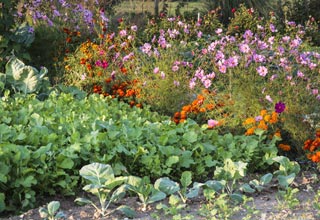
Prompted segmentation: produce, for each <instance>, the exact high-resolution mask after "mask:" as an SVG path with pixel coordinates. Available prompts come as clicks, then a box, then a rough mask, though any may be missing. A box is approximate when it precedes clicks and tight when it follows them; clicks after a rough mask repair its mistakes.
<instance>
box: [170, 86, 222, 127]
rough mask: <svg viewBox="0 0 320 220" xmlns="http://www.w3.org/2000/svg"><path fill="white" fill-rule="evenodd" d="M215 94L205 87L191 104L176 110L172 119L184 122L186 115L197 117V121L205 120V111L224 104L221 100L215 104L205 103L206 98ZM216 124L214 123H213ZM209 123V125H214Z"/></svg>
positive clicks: (176, 121)
mask: <svg viewBox="0 0 320 220" xmlns="http://www.w3.org/2000/svg"><path fill="white" fill-rule="evenodd" d="M215 95H216V94H215V93H213V92H210V91H209V90H207V89H204V90H202V92H201V94H198V95H197V98H196V99H195V100H193V101H192V103H191V104H188V105H185V106H183V107H182V110H181V111H180V112H176V113H175V114H174V116H173V121H174V122H175V123H176V124H178V123H181V122H184V121H185V120H186V119H187V118H188V117H189V118H197V121H205V120H206V115H205V113H207V112H210V111H213V110H215V109H218V108H220V107H222V106H224V103H223V102H219V103H217V104H213V103H212V102H209V103H207V102H206V100H208V99H209V97H210V98H212V97H213V96H215ZM215 126H216V125H215ZM215 126H211V125H209V127H212V128H213V127H215Z"/></svg>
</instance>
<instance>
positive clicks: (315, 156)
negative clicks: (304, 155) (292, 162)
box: [311, 154, 320, 163]
mask: <svg viewBox="0 0 320 220" xmlns="http://www.w3.org/2000/svg"><path fill="white" fill-rule="evenodd" d="M311 160H312V162H314V163H319V162H320V155H318V154H313V155H312V156H311Z"/></svg>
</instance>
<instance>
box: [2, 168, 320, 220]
mask: <svg viewBox="0 0 320 220" xmlns="http://www.w3.org/2000/svg"><path fill="white" fill-rule="evenodd" d="M293 185H294V188H297V189H299V192H298V193H297V194H296V195H294V196H293V197H291V198H287V201H285V200H283V199H281V198H279V191H278V189H277V187H276V186H275V187H271V188H269V189H268V190H265V191H263V192H261V193H255V194H254V195H250V196H252V199H253V201H248V202H247V204H244V205H241V206H240V210H239V211H238V212H236V213H234V215H233V216H232V217H231V218H228V219H234V220H237V219H251V220H255V219H257V220H258V219H264V220H277V219H279V220H280V219H290V220H298V219H308V220H316V219H319V217H320V210H319V209H316V208H315V207H314V203H318V204H319V202H320V194H319V193H317V191H319V190H320V182H319V171H304V172H301V173H300V174H299V176H298V177H297V178H296V180H295V182H294V183H293ZM82 196H83V195H82ZM277 198H279V200H278V199H277ZM42 199H43V201H42V202H41V203H43V204H44V206H45V204H47V203H48V202H50V201H53V200H56V201H60V203H61V207H60V210H61V211H63V212H64V214H65V215H66V219H68V220H80V219H81V220H92V219H100V220H118V219H125V217H124V216H123V215H122V214H121V213H117V212H115V213H113V214H112V215H110V216H107V217H94V216H95V209H94V208H93V207H92V206H90V205H86V206H79V205H77V204H76V203H75V202H74V199H75V197H64V196H59V195H56V196H54V197H50V198H45V199H44V198H42ZM295 199H297V200H298V203H297V202H294V200H295ZM163 203H165V204H167V205H168V200H165V201H163ZM123 204H125V205H128V206H129V207H131V208H133V209H134V210H136V214H137V215H136V217H134V218H132V219H133V220H155V219H172V218H173V217H174V216H173V215H170V214H167V215H166V214H165V213H164V211H163V210H159V209H157V208H156V206H157V204H152V205H150V206H148V209H147V210H146V211H144V212H143V211H141V206H139V200H138V198H137V197H127V198H125V199H123V200H122V201H121V203H119V204H113V205H112V206H111V209H112V208H115V207H116V206H117V205H118V206H120V205H123ZM208 204H209V203H208V201H206V199H205V198H204V197H203V196H201V197H197V198H194V199H192V200H191V201H189V202H188V203H187V207H186V208H185V209H183V210H181V211H180V212H179V214H180V215H181V217H182V218H181V219H196V220H206V219H212V218H214V216H210V215H209V214H208V210H207V209H206V208H205V207H206V206H208ZM291 204H294V205H293V206H292V207H290V205H291ZM44 206H43V207H44ZM208 208H210V206H208ZM211 208H212V207H211ZM211 211H212V210H211ZM225 211H227V212H233V207H228V208H227V209H226V210H225ZM218 212H219V214H220V215H221V210H220V211H218ZM0 219H1V220H5V219H6V220H41V218H40V215H39V208H35V209H31V210H29V211H27V212H25V213H23V214H21V215H18V216H12V217H8V218H0ZM173 219H180V218H178V217H177V215H176V218H173ZM217 219H223V218H222V217H221V218H217Z"/></svg>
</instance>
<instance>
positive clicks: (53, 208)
mask: <svg viewBox="0 0 320 220" xmlns="http://www.w3.org/2000/svg"><path fill="white" fill-rule="evenodd" d="M59 208H60V202H59V201H52V202H50V203H49V204H48V213H49V215H51V216H54V215H55V214H56V212H57V211H58V210H59Z"/></svg>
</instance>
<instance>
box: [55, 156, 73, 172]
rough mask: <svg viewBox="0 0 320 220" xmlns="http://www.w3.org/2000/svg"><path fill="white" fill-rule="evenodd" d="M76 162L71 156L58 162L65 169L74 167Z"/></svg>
mask: <svg viewBox="0 0 320 220" xmlns="http://www.w3.org/2000/svg"><path fill="white" fill-rule="evenodd" d="M73 166H74V162H73V160H72V159H71V158H65V159H64V160H63V161H61V162H58V167H60V168H63V169H72V168H73Z"/></svg>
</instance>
